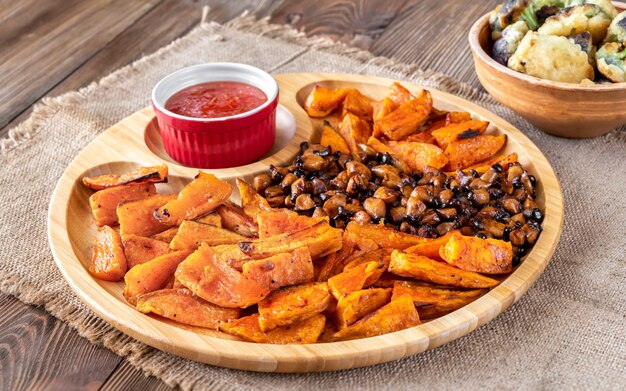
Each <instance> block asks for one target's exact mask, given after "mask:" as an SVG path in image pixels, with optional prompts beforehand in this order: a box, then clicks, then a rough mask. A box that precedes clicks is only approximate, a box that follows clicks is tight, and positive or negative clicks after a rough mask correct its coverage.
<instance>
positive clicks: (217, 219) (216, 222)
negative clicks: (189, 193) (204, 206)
mask: <svg viewBox="0 0 626 391" xmlns="http://www.w3.org/2000/svg"><path fill="white" fill-rule="evenodd" d="M220 206H221V205H220ZM218 208H219V206H218ZM194 221H196V222H198V223H203V224H208V225H212V226H214V227H217V228H222V217H221V216H220V214H219V213H217V212H216V211H214V212H211V213H207V214H205V215H203V216H200V217H198V218H196V219H194ZM226 228H227V229H230V228H228V227H226Z"/></svg>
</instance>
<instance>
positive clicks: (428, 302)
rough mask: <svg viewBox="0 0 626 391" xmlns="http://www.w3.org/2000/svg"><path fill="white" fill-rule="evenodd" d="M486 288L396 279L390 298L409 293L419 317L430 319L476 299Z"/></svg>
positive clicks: (486, 290)
mask: <svg viewBox="0 0 626 391" xmlns="http://www.w3.org/2000/svg"><path fill="white" fill-rule="evenodd" d="M487 292H489V290H488V289H470V290H463V291H461V290H455V289H446V288H432V287H428V286H422V285H420V284H419V283H415V282H413V281H396V282H395V283H394V286H393V295H392V296H391V300H394V299H396V298H398V297H400V296H404V295H409V296H410V297H411V299H412V300H413V304H415V307H417V312H418V313H419V315H420V319H432V318H437V317H439V316H443V315H445V314H448V313H450V312H452V311H454V310H457V309H459V308H461V307H463V306H465V305H467V304H469V303H471V302H472V301H474V300H476V299H478V298H479V297H481V296H482V295H484V294H485V293H487Z"/></svg>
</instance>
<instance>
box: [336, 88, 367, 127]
mask: <svg viewBox="0 0 626 391" xmlns="http://www.w3.org/2000/svg"><path fill="white" fill-rule="evenodd" d="M372 110H373V108H372V100H371V99H370V98H368V97H367V96H365V95H363V94H361V93H360V92H359V91H357V90H350V91H349V92H348V94H347V95H346V97H345V99H344V100H343V111H342V114H341V117H345V116H346V114H348V113H352V114H354V115H356V116H357V117H360V118H363V119H364V120H366V121H371V120H372Z"/></svg>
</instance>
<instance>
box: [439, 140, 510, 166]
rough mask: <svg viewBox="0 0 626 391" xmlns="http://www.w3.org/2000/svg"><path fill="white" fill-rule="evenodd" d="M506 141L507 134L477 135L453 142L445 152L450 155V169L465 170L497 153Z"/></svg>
mask: <svg viewBox="0 0 626 391" xmlns="http://www.w3.org/2000/svg"><path fill="white" fill-rule="evenodd" d="M505 142H506V136H505V135H500V136H485V135H483V136H476V137H472V138H468V139H464V140H457V141H454V142H451V143H450V144H448V146H447V147H446V149H445V151H444V153H445V154H446V156H447V157H448V160H449V161H448V165H447V166H446V168H447V169H448V170H463V169H465V168H466V167H469V166H471V165H473V164H476V163H478V162H480V161H483V160H485V159H487V158H489V157H491V156H493V155H495V154H496V153H497V152H498V151H499V150H500V149H501V148H502V147H503V146H504V143H505Z"/></svg>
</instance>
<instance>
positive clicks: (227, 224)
mask: <svg viewBox="0 0 626 391" xmlns="http://www.w3.org/2000/svg"><path fill="white" fill-rule="evenodd" d="M216 210H217V213H218V217H220V218H221V222H222V223H223V225H224V228H226V229H228V230H230V231H233V232H235V233H237V234H239V235H241V236H245V237H248V238H253V237H256V236H257V235H258V232H259V226H258V225H257V223H256V222H255V221H254V219H253V218H252V217H250V216H248V215H247V214H245V213H244V211H243V209H242V208H240V207H239V206H237V205H232V204H228V203H227V204H224V205H220V206H218V207H217V209H216Z"/></svg>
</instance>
